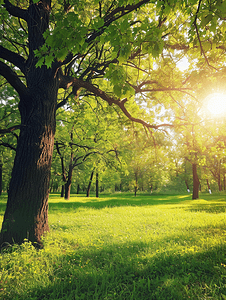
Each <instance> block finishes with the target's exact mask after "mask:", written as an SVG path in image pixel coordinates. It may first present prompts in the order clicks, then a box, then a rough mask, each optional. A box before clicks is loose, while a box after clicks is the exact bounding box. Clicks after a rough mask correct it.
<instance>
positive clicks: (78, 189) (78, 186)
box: [77, 183, 80, 194]
mask: <svg viewBox="0 0 226 300" xmlns="http://www.w3.org/2000/svg"><path fill="white" fill-rule="evenodd" d="M79 191H80V185H79V183H78V185H77V194H79Z"/></svg>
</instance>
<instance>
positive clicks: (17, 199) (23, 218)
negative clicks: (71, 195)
mask: <svg viewBox="0 0 226 300" xmlns="http://www.w3.org/2000/svg"><path fill="white" fill-rule="evenodd" d="M148 2H149V1H147V0H143V1H138V2H137V3H135V4H131V3H130V2H129V1H128V2H126V1H125V2H123V4H120V1H119V3H118V2H112V3H103V4H102V3H101V2H100V3H97V4H96V2H95V1H94V3H92V2H89V5H88V3H87V2H84V3H83V2H81V3H80V5H77V2H76V10H77V11H76V10H75V3H72V5H69V2H68V5H67V2H64V3H62V4H61V3H57V2H53V3H52V2H51V1H50V0H44V1H30V2H29V4H28V3H27V1H22V2H20V4H19V5H18V6H16V5H14V4H13V3H11V2H10V1H8V0H4V2H3V4H4V8H3V9H2V14H1V20H2V25H1V29H2V32H1V46H0V58H1V61H0V75H2V76H3V78H5V79H6V80H7V82H8V83H9V84H10V85H11V86H12V87H13V88H14V89H15V90H16V92H17V93H18V95H19V105H18V107H19V112H20V115H21V125H20V135H19V138H18V144H17V150H16V157H15V161H14V167H13V170H12V176H11V181H10V186H9V193H8V201H7V207H6V211H5V215H4V220H3V225H2V230H1V237H0V244H3V243H5V242H7V243H12V242H17V243H21V242H23V240H24V238H28V239H29V240H31V241H32V242H33V243H36V245H37V246H38V245H41V236H42V235H43V233H44V232H45V231H48V230H49V226H48V194H49V182H50V169H51V162H52V153H53V146H54V136H55V130H56V118H55V115H56V110H57V108H59V107H61V106H62V105H64V104H65V103H66V102H67V100H68V99H69V97H70V96H72V95H73V96H75V97H76V96H78V93H79V91H80V90H81V89H82V88H83V89H84V90H85V91H87V92H88V93H89V94H90V93H91V94H92V95H95V96H98V97H100V98H102V99H103V100H105V101H107V102H108V103H109V104H110V105H112V104H115V105H117V106H118V107H120V109H121V110H122V111H123V113H125V114H126V115H127V116H128V117H129V118H130V119H131V120H133V121H139V122H142V121H141V120H137V119H136V118H133V117H132V116H131V114H130V113H129V112H128V110H127V109H126V107H125V103H126V102H127V100H126V98H125V96H127V95H130V94H131V93H132V92H131V91H132V90H133V88H132V87H131V86H130V85H129V84H127V83H126V77H125V73H123V72H124V71H123V68H122V67H121V66H119V65H118V61H119V60H121V61H123V60H125V59H128V58H129V57H130V58H131V59H133V58H135V57H137V56H138V54H139V53H140V50H139V47H138V45H136V47H133V49H132V48H131V45H130V40H131V39H134V38H135V36H136V35H137V32H135V31H132V28H133V22H132V20H133V19H134V18H135V15H137V11H138V10H139V8H140V7H142V5H144V4H146V3H148ZM84 12H85V13H84ZM133 12H134V14H133ZM146 22H148V20H146ZM147 25H148V24H147ZM115 26H120V28H121V30H122V31H123V33H120V34H119V32H117V33H116V34H115V32H114V28H115ZM153 30H154V31H159V32H158V36H160V35H161V31H160V30H159V29H158V24H157V22H156V24H154V26H153ZM126 31H128V33H127V34H126V35H125V33H126ZM129 35H133V36H129ZM107 36H109V37H110V39H106V37H107ZM137 36H138V35H137ZM128 37H130V38H129V39H128ZM157 39H158V38H157ZM126 40H127V41H126ZM157 42H159V44H160V45H161V38H160V39H159V41H156V44H157ZM122 43H123V44H124V47H121V48H120V44H122ZM152 49H153V46H152ZM159 50H160V48H158V50H156V49H153V51H155V52H156V54H157V53H158V52H159ZM114 64H115V65H114ZM107 69H108V70H107ZM116 74H117V77H118V76H121V81H123V84H121V83H120V84H121V86H120V85H119V84H115V85H114V91H113V92H114V94H115V96H112V95H109V94H107V93H106V92H104V91H103V90H101V89H100V88H98V87H97V86H96V85H94V84H92V80H96V83H98V80H99V78H102V77H103V75H105V76H106V77H109V79H111V78H112V82H114V80H115V76H116ZM123 74H124V75H123ZM122 76H124V77H122ZM115 81H116V80H115ZM117 81H118V78H117ZM109 82H110V81H109ZM59 89H64V90H69V92H68V94H67V95H66V96H65V98H64V99H62V101H60V102H57V100H58V99H57V96H58V91H59ZM111 90H112V89H111ZM84 94H85V92H84ZM120 98H125V99H124V100H123V101H121V100H120ZM150 127H153V128H155V127H156V126H154V125H153V126H151V125H150Z"/></svg>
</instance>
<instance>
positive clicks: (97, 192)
mask: <svg viewBox="0 0 226 300" xmlns="http://www.w3.org/2000/svg"><path fill="white" fill-rule="evenodd" d="M96 197H97V198H98V197H99V174H98V172H96Z"/></svg>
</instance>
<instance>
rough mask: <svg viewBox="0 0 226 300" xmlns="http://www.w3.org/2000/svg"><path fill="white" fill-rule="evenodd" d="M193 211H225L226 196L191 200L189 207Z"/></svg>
mask: <svg viewBox="0 0 226 300" xmlns="http://www.w3.org/2000/svg"><path fill="white" fill-rule="evenodd" d="M187 210H188V211H191V212H206V213H211V214H213V213H215V214H219V213H225V212H226V197H220V196H218V198H217V197H216V196H215V198H212V197H210V198H209V199H208V201H207V200H195V201H193V202H191V205H190V206H189V207H188V208H187Z"/></svg>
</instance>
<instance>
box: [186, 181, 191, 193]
mask: <svg viewBox="0 0 226 300" xmlns="http://www.w3.org/2000/svg"><path fill="white" fill-rule="evenodd" d="M185 184H186V187H187V191H188V192H190V189H189V185H188V181H187V179H185Z"/></svg>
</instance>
